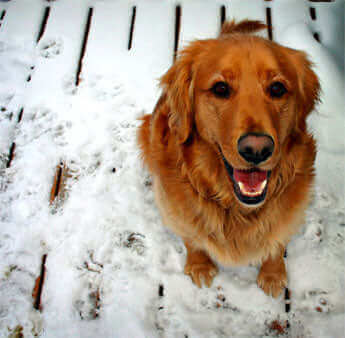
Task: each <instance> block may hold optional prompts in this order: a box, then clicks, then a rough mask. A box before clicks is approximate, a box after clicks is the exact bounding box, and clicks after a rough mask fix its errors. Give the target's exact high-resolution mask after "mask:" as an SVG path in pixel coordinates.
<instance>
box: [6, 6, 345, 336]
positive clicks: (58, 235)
mask: <svg viewBox="0 0 345 338" xmlns="http://www.w3.org/2000/svg"><path fill="white" fill-rule="evenodd" d="M343 15H344V2H343V1H342V0H337V1H307V0H305V1H304V0H272V1H269V0H266V1H265V0H219V1H218V0H215V1H211V0H210V1H206V0H180V1H174V0H127V1H124V0H94V1H92V0H73V1H72V0H55V1H53V0H51V1H43V0H12V1H9V2H0V79H1V81H0V107H1V108H0V110H1V112H0V114H1V115H0V336H1V337H2V336H4V337H7V336H10V337H21V336H22V335H24V337H31V336H42V337H43V336H44V337H96V336H97V337H98V336H104V337H156V336H161V337H237V336H248V337H254V336H255V337H256V336H257V337H261V336H264V335H267V336H276V335H279V334H286V335H289V336H291V337H326V336H329V337H342V336H345V333H344V320H345V318H344V306H345V305H344V293H343V290H344V286H345V282H344V263H343V257H344V244H345V243H344V238H345V232H344V229H345V221H344V208H343V203H344V198H343V197H344V189H343V188H344V169H345V168H344V140H343V128H344V114H343V113H344V108H343V107H344V105H343V88H344V87H343V86H344V77H343V76H344V65H343V61H344V17H343ZM232 18H235V19H236V20H241V19H244V18H250V19H257V20H262V21H264V22H266V23H267V24H268V25H269V29H268V30H267V32H265V33H264V35H265V36H266V37H268V38H270V39H273V40H275V41H277V42H279V43H282V44H285V45H288V46H290V47H292V48H298V49H303V50H305V51H306V52H307V53H308V54H309V55H310V57H311V59H312V60H313V61H314V62H315V66H316V71H317V73H318V75H319V76H320V79H321V83H322V86H323V103H322V104H321V105H320V107H319V113H315V114H314V116H313V117H312V118H311V119H310V126H311V129H312V130H313V132H314V133H315V135H316V137H317V139H318V142H319V155H318V160H317V174H318V176H317V186H316V197H315V201H314V202H313V204H312V205H311V206H310V210H309V212H308V218H307V224H306V227H305V229H304V230H303V231H302V233H301V234H299V235H298V236H296V238H295V239H294V240H293V241H292V242H291V245H289V247H288V257H287V267H288V272H289V290H287V292H286V293H285V295H284V296H283V297H281V298H280V299H278V300H274V299H271V298H269V297H267V296H266V295H264V294H263V292H262V291H261V290H259V289H258V288H257V286H256V283H255V280H256V273H257V269H256V268H255V267H243V268H236V269H231V268H222V269H221V273H220V274H219V276H218V277H217V278H216V279H215V281H214V284H213V286H212V288H210V289H197V288H196V287H195V286H194V285H193V284H192V283H191V282H190V280H189V279H188V277H186V276H185V275H183V264H184V255H185V251H184V247H183V244H182V242H180V240H179V239H178V238H176V237H175V236H174V235H173V234H171V233H170V232H168V231H167V230H166V229H165V228H164V227H163V226H162V224H161V221H160V218H159V215H158V212H157V210H156V208H155V206H154V201H153V194H152V191H151V182H150V178H149V177H148V174H147V173H146V171H145V170H144V169H143V168H142V167H141V164H140V162H139V159H138V152H137V148H136V144H135V132H136V128H137V126H138V124H139V122H138V120H137V119H138V118H139V117H140V116H141V115H143V114H144V113H148V112H150V111H151V109H152V107H153V106H154V104H155V101H156V99H157V98H158V95H159V90H158V89H157V79H158V78H159V77H160V76H161V75H162V74H163V73H164V72H165V71H166V70H167V69H168V68H169V66H170V65H171V64H172V63H173V61H174V57H175V55H176V52H177V51H178V50H179V49H181V48H182V47H183V46H184V45H185V44H186V43H188V41H191V40H193V39H196V38H207V37H215V36H216V35H217V33H218V32H219V29H220V26H221V23H222V22H223V21H224V20H225V19H232Z"/></svg>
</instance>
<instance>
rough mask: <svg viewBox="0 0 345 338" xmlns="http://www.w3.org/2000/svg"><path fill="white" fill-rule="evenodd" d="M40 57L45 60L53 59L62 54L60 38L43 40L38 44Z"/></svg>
mask: <svg viewBox="0 0 345 338" xmlns="http://www.w3.org/2000/svg"><path fill="white" fill-rule="evenodd" d="M38 48H39V51H40V55H41V56H42V57H44V58H46V59H51V58H54V57H56V56H58V55H60V54H62V52H63V42H62V39H61V38H56V39H45V40H43V41H41V42H40V44H39V47H38Z"/></svg>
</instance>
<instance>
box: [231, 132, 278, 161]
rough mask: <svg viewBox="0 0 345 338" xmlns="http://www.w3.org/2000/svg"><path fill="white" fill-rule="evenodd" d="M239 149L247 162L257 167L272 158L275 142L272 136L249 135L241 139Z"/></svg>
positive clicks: (238, 144)
mask: <svg viewBox="0 0 345 338" xmlns="http://www.w3.org/2000/svg"><path fill="white" fill-rule="evenodd" d="M237 149H238V152H239V154H240V155H241V156H242V157H243V158H244V159H245V160H246V161H247V162H249V163H252V164H255V165H257V164H259V163H261V162H264V161H266V160H267V159H268V158H269V157H271V156H272V154H273V150H274V142H273V139H272V137H271V136H268V135H265V134H257V133H249V134H245V135H242V136H241V137H240V138H239V140H238V143H237Z"/></svg>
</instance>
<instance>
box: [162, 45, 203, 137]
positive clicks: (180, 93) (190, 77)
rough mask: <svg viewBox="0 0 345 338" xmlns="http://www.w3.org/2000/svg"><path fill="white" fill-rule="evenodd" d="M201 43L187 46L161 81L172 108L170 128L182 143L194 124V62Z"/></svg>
mask: <svg viewBox="0 0 345 338" xmlns="http://www.w3.org/2000/svg"><path fill="white" fill-rule="evenodd" d="M199 45H200V43H199V41H196V42H194V43H192V44H191V45H190V46H188V47H187V48H185V49H184V50H183V51H182V52H181V53H180V54H179V57H178V58H177V60H176V61H175V63H174V65H173V66H172V67H171V68H170V69H169V70H168V71H167V72H166V73H165V74H164V75H163V77H162V78H161V81H160V85H161V86H162V87H163V91H164V93H166V97H167V102H168V105H169V108H170V114H169V128H170V129H171V130H172V132H174V133H175V134H176V135H177V137H178V140H179V142H180V143H184V142H186V141H187V140H188V138H189V136H190V134H191V132H192V129H193V124H194V112H193V106H194V97H193V96H194V73H195V72H194V68H195V66H194V62H195V59H196V56H197V54H198V53H199V51H200V46H199Z"/></svg>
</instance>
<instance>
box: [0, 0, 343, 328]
mask: <svg viewBox="0 0 345 338" xmlns="http://www.w3.org/2000/svg"><path fill="white" fill-rule="evenodd" d="M293 4H294V2H293V1H292V2H291V3H290V4H289V2H287V1H280V0H272V1H269V0H258V1H253V0H229V1H226V0H224V1H187V0H182V1H176V3H174V2H172V1H163V0H162V1H140V0H139V1H135V0H134V1H113V2H104V3H102V2H94V3H93V2H92V1H85V5H84V6H77V7H75V6H73V1H68V0H56V1H41V3H40V5H37V4H36V5H35V6H29V5H28V2H27V1H21V0H12V1H10V2H0V38H1V37H3V36H5V37H7V38H8V37H10V38H13V39H14V40H22V41H24V42H25V43H32V44H37V45H38V48H39V50H40V52H41V53H44V51H45V49H46V52H47V53H48V54H49V53H60V52H61V50H60V49H59V45H58V41H53V40H51V39H50V38H51V37H54V36H59V35H63V36H68V37H69V41H67V43H65V44H64V46H63V53H64V60H65V61H64V64H61V63H60V61H59V59H58V58H56V59H54V58H51V59H50V58H49V55H48V54H47V57H46V58H41V59H40V60H39V62H38V63H37V64H32V65H31V69H30V71H29V72H28V73H27V74H23V79H25V81H26V83H27V84H26V92H27V95H29V93H31V92H34V91H36V92H37V90H38V89H37V88H38V86H40V88H39V92H40V93H41V98H40V100H41V102H42V101H44V100H45V99H44V98H45V97H46V98H49V97H51V96H52V95H53V93H54V91H55V90H56V88H57V86H60V85H61V83H63V82H64V81H65V78H64V74H66V72H69V73H71V74H74V79H73V84H70V86H71V90H78V87H79V86H80V84H81V83H82V81H83V80H84V79H86V78H87V77H88V76H89V74H93V73H95V72H97V73H98V74H105V75H106V74H107V73H108V72H109V69H111V68H112V67H113V66H114V63H116V64H121V63H123V65H124V67H126V66H129V65H130V64H133V60H134V62H137V63H140V65H141V69H143V75H142V76H138V78H140V80H138V81H142V83H141V84H140V85H142V86H149V87H153V86H154V81H153V79H155V78H157V77H159V76H160V75H161V74H163V72H164V71H165V70H166V69H167V68H168V67H169V66H170V65H171V64H172V63H173V62H174V58H175V57H176V53H177V51H178V50H179V49H181V48H182V47H183V46H184V45H185V44H186V43H187V42H188V41H190V40H192V39H195V38H206V37H212V36H216V34H217V33H218V32H219V29H220V27H221V24H222V22H223V21H224V20H226V19H230V18H236V19H237V20H240V19H244V18H251V19H257V20H262V21H264V22H266V23H267V25H268V30H267V31H266V32H265V33H264V34H265V36H266V37H268V38H269V39H272V40H276V41H278V42H279V41H280V40H279V36H280V34H281V32H282V30H284V29H285V28H286V26H287V25H288V24H289V22H290V23H294V22H298V21H301V22H305V23H307V24H308V26H309V27H310V29H311V34H312V35H313V37H314V38H315V39H316V40H317V41H318V42H319V43H321V44H323V45H324V46H326V47H327V48H328V49H329V50H330V51H331V52H333V51H336V50H337V43H338V40H337V39H336V38H335V37H332V36H329V27H328V28H327V29H325V26H324V18H326V17H327V16H329V15H330V13H331V12H332V11H333V10H334V9H333V5H334V4H333V2H332V1H326V0H325V1H305V2H303V5H301V6H300V8H299V10H298V11H295V12H294V15H293V16H292V17H291V16H290V17H289V18H288V19H287V18H286V17H285V16H284V15H285V13H286V12H288V11H293V8H291V6H293ZM202 6H206V7H207V11H200V7H202ZM23 12H25V15H23ZM206 14H207V15H206ZM104 32H107V34H104ZM52 44H55V49H54V46H52ZM153 51H154V52H153ZM148 53H152V58H151V60H150V64H143V62H145V61H146V60H147V54H148ZM100 58H101V59H102V61H100ZM129 59H130V60H132V61H131V63H128V62H127V61H126V60H129ZM142 60H144V61H142ZM36 79H39V81H36ZM152 90H155V89H152ZM27 100H28V99H27V98H26V101H25V102H27ZM29 101H30V102H34V101H35V98H30V99H29ZM48 104H49V103H48ZM7 109H11V113H12V114H13V116H14V117H15V118H14V119H13V121H14V122H13V123H14V124H20V123H21V121H22V118H23V117H24V116H25V113H26V106H25V104H24V101H23V102H20V101H18V102H17V104H16V107H13V106H11V108H8V107H2V110H7ZM16 151H17V147H16V139H11V140H9V148H8V157H7V160H6V163H5V166H6V168H10V167H11V166H12V165H13V163H14V162H15V161H16ZM53 165H54V166H55V167H56V173H55V176H54V177H51V180H50V181H49V182H46V183H45V184H49V185H51V194H50V200H49V201H47V203H50V204H51V205H52V209H53V208H54V204H56V203H60V202H61V200H63V195H64V186H65V185H64V183H65V181H66V180H68V177H69V169H68V168H67V166H66V165H65V164H64V163H63V161H61V162H60V161H59V162H58V163H55V164H53ZM31 257H32V259H36V260H37V261H39V262H40V266H39V268H38V269H37V275H36V278H35V282H34V283H33V285H32V290H33V292H32V297H33V299H32V306H33V307H34V308H35V309H37V310H42V309H43V308H44V304H43V305H42V299H41V295H42V291H43V290H44V286H45V285H44V279H45V271H46V269H47V268H49V267H47V266H46V264H47V253H44V254H43V255H41V254H38V253H37V257H35V254H33V255H32V256H31ZM287 259H288V253H287ZM158 293H159V295H160V296H161V297H163V295H164V292H163V286H160V289H159V290H158ZM99 297H100V296H99V293H98V295H97V297H96V298H97V299H98V298H99ZM97 299H96V303H97V302H98V301H99V300H97ZM290 302H291V299H290V292H289V290H288V289H287V290H286V293H285V311H286V312H289V311H290ZM43 311H44V310H43ZM95 316H97V313H95ZM288 325H289V323H283V324H282V323H273V324H272V327H273V329H274V330H276V331H277V332H278V333H281V332H285V330H286V329H287V328H288Z"/></svg>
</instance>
